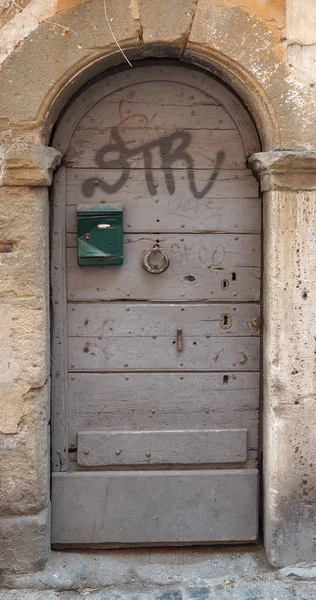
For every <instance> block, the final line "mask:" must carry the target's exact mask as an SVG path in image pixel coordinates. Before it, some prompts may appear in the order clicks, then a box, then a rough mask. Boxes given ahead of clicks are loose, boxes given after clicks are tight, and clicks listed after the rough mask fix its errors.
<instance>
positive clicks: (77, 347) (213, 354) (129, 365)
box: [68, 331, 260, 372]
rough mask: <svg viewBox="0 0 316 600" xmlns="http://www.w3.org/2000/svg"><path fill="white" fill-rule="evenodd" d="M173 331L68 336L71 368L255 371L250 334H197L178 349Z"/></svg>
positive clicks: (256, 352)
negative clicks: (165, 334)
mask: <svg viewBox="0 0 316 600" xmlns="http://www.w3.org/2000/svg"><path fill="white" fill-rule="evenodd" d="M175 340H176V331H173V332H170V335H169V336H162V337H159V336H157V337H155V336H152V337H142V338H140V337H124V338H118V337H116V338H114V337H113V338H101V339H98V338H95V337H80V338H79V337H70V338H69V342H68V361H69V367H70V370H71V371H96V372H97V371H101V372H106V371H146V370H153V371H176V370H179V371H192V370H195V369H196V370H198V371H221V370H225V371H257V370H258V369H259V351H260V340H259V339H258V338H251V337H246V338H245V337H232V338H224V337H212V338H210V339H207V338H206V337H202V336H200V337H199V338H197V339H196V340H192V338H191V339H190V340H186V339H185V338H184V340H183V351H182V352H179V351H178V350H177V344H176V341H175Z"/></svg>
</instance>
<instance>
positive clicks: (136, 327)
mask: <svg viewBox="0 0 316 600" xmlns="http://www.w3.org/2000/svg"><path fill="white" fill-rule="evenodd" d="M259 315H260V306H259V305H253V304H223V303H220V304H193V305H192V304H188V305H181V304H178V303H175V304H169V305H168V310H167V311H166V305H165V304H148V303H137V304H134V303H133V304H131V303H128V302H122V303H115V304H113V303H111V302H109V303H96V304H94V305H93V307H91V305H90V304H89V303H86V302H83V303H74V302H70V303H69V304H68V335H69V336H70V337H76V336H77V337H82V336H83V337H85V336H89V337H99V336H101V337H106V338H113V337H118V336H119V337H130V336H134V337H135V336H136V337H139V336H140V337H148V336H153V335H154V336H160V337H161V336H170V332H171V331H176V329H177V327H182V328H183V331H185V339H190V341H192V339H193V340H195V339H196V338H197V337H199V336H205V337H208V338H209V337H211V336H228V337H232V336H237V337H239V336H243V337H245V336H257V337H258V336H259V335H260V330H259V329H258V328H257V327H254V326H253V324H252V319H253V318H254V317H258V316H259Z"/></svg>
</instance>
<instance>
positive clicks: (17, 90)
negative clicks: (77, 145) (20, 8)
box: [0, 0, 141, 126]
mask: <svg viewBox="0 0 316 600" xmlns="http://www.w3.org/2000/svg"><path fill="white" fill-rule="evenodd" d="M38 4H41V2H39V3H38ZM50 4H52V3H50ZM58 4H59V5H60V6H62V7H64V8H65V10H62V11H58ZM67 4H68V6H70V8H67ZM104 6H105V4H104V1H103V0H94V1H93V2H90V1H89V2H87V1H86V2H79V3H76V5H74V3H73V2H70V3H69V2H64V3H62V4H61V3H60V2H56V10H57V11H58V12H57V14H56V15H50V17H51V18H50V19H48V20H46V21H45V20H42V21H41V22H40V23H36V22H35V23H34V14H32V11H30V14H27V20H26V22H25V26H24V31H25V29H26V28H29V35H28V37H26V38H25V33H24V31H21V36H20V40H18V39H16V40H15V46H16V50H15V52H13V53H12V54H11V56H10V60H6V61H5V62H4V64H3V67H2V71H1V81H0V106H1V112H0V124H1V117H4V118H5V119H6V120H7V122H10V123H27V122H29V123H32V122H34V121H43V122H44V121H45V125H46V126H47V125H48V123H47V120H48V111H49V112H50V111H51V112H52V115H53V119H54V118H56V117H57V114H58V112H59V110H61V109H62V108H63V105H64V103H65V101H66V98H65V96H63V95H60V94H61V91H62V90H63V88H64V87H66V84H70V85H69V87H68V94H69V95H72V94H74V93H75V91H76V89H78V87H79V86H80V85H82V83H84V78H83V77H82V78H79V79H77V77H76V76H77V75H78V73H79V72H81V75H83V70H84V69H85V67H87V65H91V64H93V63H97V62H98V60H100V59H102V58H104V56H106V55H109V54H112V53H113V54H116V57H115V62H114V64H117V63H120V62H124V60H125V59H124V58H123V57H122V55H121V54H120V53H119V52H118V47H117V45H116V43H115V41H114V38H113V35H114V36H115V38H116V39H117V41H118V42H119V44H120V45H121V47H122V48H123V49H124V48H125V49H126V51H127V52H128V48H136V49H139V48H140V47H141V42H140V32H139V21H138V20H137V19H135V18H133V14H132V9H131V1H130V0H120V1H119V2H118V1H117V0H107V2H106V10H107V17H108V22H107V20H106V18H105V11H104ZM32 20H33V22H32V23H31V22H30V21H32ZM109 24H110V27H111V29H112V31H113V35H112V33H111V30H110V27H109ZM22 39H23V44H20V41H21V40H22ZM9 43H10V41H9ZM100 70H102V67H100ZM87 71H88V70H87ZM72 74H73V75H74V79H72ZM95 74H96V73H95ZM88 77H93V74H91V70H90V71H89V73H88V72H87V78H88ZM69 95H68V98H69ZM57 96H58V102H60V104H59V106H58V108H56V111H54V110H52V103H53V100H54V99H55V98H56V97H57ZM68 98H67V99H68ZM53 113H54V114H53Z"/></svg>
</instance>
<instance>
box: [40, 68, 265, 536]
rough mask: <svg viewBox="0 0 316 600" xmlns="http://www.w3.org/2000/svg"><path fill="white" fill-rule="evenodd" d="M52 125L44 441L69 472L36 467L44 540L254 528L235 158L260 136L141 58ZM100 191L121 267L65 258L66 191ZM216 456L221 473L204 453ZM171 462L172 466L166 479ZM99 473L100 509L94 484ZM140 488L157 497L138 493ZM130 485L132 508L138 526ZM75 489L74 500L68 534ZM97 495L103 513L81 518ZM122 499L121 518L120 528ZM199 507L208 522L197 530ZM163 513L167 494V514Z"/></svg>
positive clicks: (257, 268) (247, 335)
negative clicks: (54, 168) (151, 255)
mask: <svg viewBox="0 0 316 600" xmlns="http://www.w3.org/2000/svg"><path fill="white" fill-rule="evenodd" d="M55 140H56V147H58V148H60V149H63V152H64V160H63V164H64V168H65V184H64V185H65V190H64V202H63V201H61V199H60V198H59V196H58V195H57V201H56V206H54V211H55V212H56V213H57V214H58V215H59V217H58V219H57V220H55V222H59V223H60V222H61V220H63V227H62V230H61V233H60V234H58V235H59V237H60V235H62V237H63V239H62V244H61V243H60V244H61V246H62V247H63V248H64V246H65V250H66V257H65V258H64V251H63V253H62V254H61V253H60V252H58V247H59V246H58V243H59V242H58V240H59V238H58V239H57V237H58V235H57V234H56V236H57V237H56V243H55V245H54V246H53V252H52V272H53V273H54V274H55V275H54V281H55V279H56V280H58V274H59V273H63V276H64V278H65V280H66V281H64V282H63V284H62V285H63V289H64V292H65V291H67V310H66V306H65V303H66V301H65V299H64V296H61V298H62V304H63V307H62V308H58V314H59V313H60V314H64V315H65V317H64V318H65V322H64V326H63V327H62V328H60V323H59V324H58V323H57V327H56V334H54V340H55V345H54V353H55V354H56V355H57V356H58V353H60V348H61V347H62V348H64V351H63V352H64V353H63V355H62V357H61V356H60V359H59V360H57V361H55V363H56V364H57V365H58V364H60V361H61V360H63V361H64V363H65V364H66V363H67V365H68V367H67V368H68V379H67V381H65V386H64V388H63V389H64V391H65V393H64V398H65V399H66V401H65V402H64V404H63V403H62V402H60V403H59V404H58V403H56V407H58V410H57V412H58V415H57V418H56V419H55V420H54V424H55V425H54V427H55V430H54V433H53V435H54V436H56V440H57V441H56V444H55V446H54V448H55V450H54V451H55V455H56V456H57V459H58V456H59V453H58V452H59V451H58V448H59V447H60V448H61V449H62V448H66V449H67V448H69V450H70V453H69V465H68V468H69V471H70V473H68V474H65V476H61V477H56V478H54V480H53V498H54V499H53V503H54V510H53V532H54V540H55V543H56V544H59V543H60V544H70V545H71V544H76V543H79V544H81V543H82V544H88V545H89V544H92V545H93V544H94V543H100V544H102V545H104V546H107V545H108V544H112V543H114V544H115V543H119V544H121V543H122V544H124V543H125V544H133V543H137V544H138V543H140V544H142V543H144V544H146V543H168V542H169V543H179V542H182V541H187V542H190V541H192V540H194V541H200V542H205V541H216V540H217V541H220V540H222V539H229V540H231V541H233V540H235V541H236V540H240V539H243V540H253V539H255V537H256V531H257V515H256V512H257V470H256V469H253V467H256V466H257V453H258V409H259V397H260V384H259V380H260V378H259V369H260V330H259V329H258V328H256V327H254V325H253V323H252V319H253V318H254V317H259V316H260V274H261V200H260V197H259V190H258V183H257V182H256V180H255V179H254V177H253V175H252V174H251V172H250V171H249V170H248V169H247V167H246V163H247V157H248V156H249V155H250V154H252V153H253V152H255V151H258V150H259V149H260V148H259V145H258V138H257V134H256V132H255V129H254V128H253V125H252V122H251V120H250V118H249V116H248V115H247V113H246V112H245V109H244V107H243V106H242V105H241V103H239V102H238V100H237V99H236V97H235V96H234V95H233V94H231V93H230V92H229V90H227V89H226V88H225V86H223V85H221V84H220V83H219V82H218V81H216V80H214V79H212V78H211V77H210V76H208V75H206V74H205V73H202V72H199V71H194V70H192V69H189V68H187V67H184V66H181V68H179V67H177V66H176V65H174V66H173V65H163V66H162V67H159V66H158V65H157V66H152V67H148V66H146V67H143V68H136V69H133V70H130V71H126V72H124V71H122V72H119V73H116V74H115V75H113V76H110V77H108V78H105V79H104V80H101V81H99V82H97V83H95V84H93V85H92V86H91V88H89V89H87V90H85V91H84V92H83V93H82V94H80V95H79V96H78V97H77V99H75V101H74V103H73V104H72V106H71V107H70V109H69V111H68V114H67V113H66V115H65V117H64V119H63V121H62V122H61V124H60V127H59V130H58V131H57V133H56V136H55ZM114 202H115V203H116V202H120V203H121V204H122V205H123V207H124V238H123V241H124V264H123V265H122V266H121V267H106V268H101V267H84V268H82V267H78V265H77V250H76V245H77V239H76V228H77V224H76V207H77V205H78V204H90V205H91V204H104V205H105V206H106V204H107V203H109V204H111V203H114ZM64 229H65V230H64ZM53 235H54V232H53ZM156 243H159V245H160V247H161V249H162V250H164V251H165V252H167V254H168V256H169V259H170V266H169V268H168V269H167V270H166V271H165V272H164V273H162V274H160V275H152V274H150V273H148V272H146V271H145V269H144V268H143V257H144V254H145V253H146V252H148V251H150V250H151V248H152V247H153V245H154V244H156ZM61 246H60V247H61ZM59 296H60V294H59ZM59 296H58V297H57V296H56V298H57V301H59ZM53 306H54V305H53ZM179 328H181V330H182V349H181V351H179V346H178V344H177V330H178V329H179ZM61 337H62V339H61ZM53 376H54V375H53ZM59 387H60V386H59ZM59 387H58V385H57V386H55V387H54V389H55V390H56V393H57V390H58V389H59ZM53 402H54V400H53ZM64 406H65V411H64V412H65V415H66V418H65V419H61V417H60V411H62V409H63V407H64ZM61 422H62V423H64V424H66V430H65V425H63V428H62V427H61V426H59V423H61ZM57 430H58V431H57ZM117 446H120V449H119V450H120V453H119V454H117V451H118V450H117ZM148 453H150V457H148V456H147V454H148ZM64 454H65V453H64V451H62V452H61V454H60V455H61V456H64ZM127 455H128V458H127V459H126V456H127ZM57 459H56V461H55V463H54V468H55V469H56V470H58V469H59V467H58V460H57ZM128 461H129V462H128ZM230 461H235V462H236V469H235V470H233V471H231V470H229V463H230ZM219 463H220V464H221V467H222V469H223V471H222V474H221V471H218V470H217V471H215V470H214V469H215V468H216V469H217V468H218V467H217V466H216V467H215V466H214V467H212V465H213V464H214V465H218V464H219ZM178 464H179V465H181V464H182V465H183V468H184V469H185V470H184V471H183V472H181V476H180V477H179V478H177V477H176V473H175V472H174V473H175V478H174V479H172V478H170V473H171V472H172V469H175V468H176V466H177V465H178ZM65 465H66V461H65V460H64V462H63V465H61V467H60V468H61V469H64V468H66V467H65ZM207 465H208V468H209V470H205V469H206V466H207ZM237 467H238V468H237ZM195 468H196V469H197V468H198V469H201V470H199V471H193V470H192V469H195ZM93 469H96V472H95V473H94V474H93V473H92V472H91V470H93ZM101 469H102V470H108V471H109V473H108V474H106V473H100V470H101ZM120 469H123V470H122V471H121V472H120ZM142 469H143V470H144V473H143V474H141V473H142V472H141V470H142ZM157 469H159V474H158V473H157ZM89 470H90V472H89ZM128 470H129V471H130V472H129V471H128ZM75 471H80V472H79V473H75ZM83 471H85V472H83ZM123 471H124V472H123ZM133 472H134V475H135V478H134V475H133ZM177 473H179V472H177ZM200 474H201V475H200ZM140 475H141V476H140ZM112 476H113V478H112ZM204 477H205V479H204ZM204 482H205V494H206V496H205V502H206V504H205V506H204V504H203V502H204V501H202V505H203V507H204V508H201V506H202V505H201V504H200V505H199V506H198V508H196V505H195V503H193V501H192V498H191V494H193V495H194V493H195V490H196V489H198V491H199V495H200V498H201V497H202V496H203V494H204V491H203V490H204ZM206 482H208V483H206ZM109 485H110V486H111V489H112V492H111V494H112V496H111V501H110V503H112V504H113V506H115V507H117V506H119V509H118V510H117V512H116V513H115V515H113V514H112V512H111V510H110V504H108V500H106V499H105V495H104V494H105V490H106V489H107V487H108V486H109ZM157 485H158V486H159V490H160V491H159V494H160V496H161V490H164V493H163V496H164V502H163V503H160V502H158V503H157V504H156V506H155V502H153V499H154V498H155V494H156V491H155V490H156V486H157ZM127 489H128V494H126V490H127ZM157 489H158V488H157ZM124 490H125V491H124ZM184 490H186V491H184ZM206 490H208V491H207V493H206ZM210 490H213V491H214V495H213V496H212V493H213V492H211V494H210ZM134 494H135V499H136V496H137V497H138V498H142V502H143V507H142V511H143V513H144V514H147V513H148V519H149V521H148V519H146V518H145V519H144V520H143V521H142V522H139V523H138V521H137V510H138V508H137V506H138V505H137V503H136V501H135V502H134ZM98 495H99V496H98ZM181 495H182V498H181V497H180V496H181ZM75 497H76V498H78V502H79V505H80V507H82V509H83V510H84V511H86V512H85V514H86V515H87V520H86V527H85V531H84V532H83V533H82V536H81V533H80V535H79V537H78V535H77V532H76V527H77V531H79V529H80V527H78V526H77V525H76V523H78V518H79V521H80V520H81V518H80V515H79V513H80V510H81V508H80V507H79V508H78V506H79V505H77V504H76V502H77V501H75V500H74V498H75ZM98 497H99V498H100V506H99V505H98V506H97V505H96V504H95V502H97V504H98V502H99V500H97V498H98ZM161 497H162V496H161ZM203 497H204V496H203ZM211 497H212V498H213V499H214V502H215V504H216V502H219V503H220V506H221V510H220V511H218V510H217V509H216V510H215V508H216V507H215V504H214V507H213V505H212V502H211ZM122 498H125V499H126V501H125V500H124V502H123V503H122V502H121V499H122ZM236 498H238V501H237V500H236ZM239 500H240V502H239ZM171 501H172V502H173V503H174V506H175V507H176V506H178V508H179V510H180V509H181V514H182V515H184V516H183V519H182V521H181V523H182V525H181V527H182V529H181V532H180V529H177V528H175V529H174V531H173V533H172V534H169V531H168V530H169V529H170V524H169V522H168V519H167V518H166V515H167V512H166V506H167V505H168V507H169V506H170V502H171ZM212 501H213V500H212ZM74 502H75V504H76V506H75V504H74ZM166 502H167V504H166ZM234 503H235V504H234ZM152 504H153V506H155V507H153V508H152V510H153V511H154V512H153V514H158V513H159V511H161V518H160V517H159V528H158V529H159V535H158V537H157V533H156V529H157V528H156V529H155V528H154V530H153V529H152V528H151V525H150V519H151V513H150V511H151V508H150V506H151V505H152ZM180 504H181V506H180ZM207 505H208V508H206V506H207ZM237 505H238V506H237ZM216 506H217V504H216ZM234 506H235V508H236V510H235V508H233V507H234ZM77 510H79V513H78V514H76V516H74V515H75V513H76V511H77ZM100 510H102V515H103V517H104V519H105V520H104V521H102V523H104V524H105V525H104V527H105V528H104V527H103V525H101V524H99V525H100V527H99V526H98V527H96V519H97V517H96V515H98V514H101V513H100ZM168 510H169V508H168ZM196 510H198V514H199V519H196V518H195V516H196ZM129 511H130V514H131V519H135V523H138V524H137V525H136V526H135V528H134V529H133V530H132V531H128V529H126V515H127V514H129ZM146 511H147V513H146ZM157 511H158V512H157ZM243 511H245V512H243ZM215 512H216V519H215V522H216V527H215V525H214V528H213V525H212V528H213V529H212V533H211V534H210V535H209V534H208V535H207V536H206V537H205V533H204V530H205V527H206V523H207V529H208V531H209V530H210V529H209V528H210V525H209V523H210V522H213V521H212V519H214V516H215ZM149 513H150V514H149ZM163 513H164V517H163V516H162V515H163ZM237 513H238V514H237ZM159 514H160V513H159ZM177 514H178V512H177V509H176V508H175V510H174V515H173V517H172V519H173V520H174V519H176V518H177V516H176V515H177ZM246 514H247V515H248V516H247V519H248V521H247V519H246V517H245V515H246ZM250 515H251V517H250ZM113 516H114V517H115V518H114V521H113ZM103 517H102V519H103ZM239 518H240V519H241V520H240V521H238V522H237V520H238V519H239ZM109 519H112V523H113V531H112V529H111V528H109ZM203 520H205V526H203V527H202V528H200V522H203ZM249 523H250V525H249ZM191 524H192V525H191ZM111 527H112V525H111ZM157 531H158V530H157ZM117 532H121V533H117ZM80 536H81V537H80ZM79 538H80V539H79Z"/></svg>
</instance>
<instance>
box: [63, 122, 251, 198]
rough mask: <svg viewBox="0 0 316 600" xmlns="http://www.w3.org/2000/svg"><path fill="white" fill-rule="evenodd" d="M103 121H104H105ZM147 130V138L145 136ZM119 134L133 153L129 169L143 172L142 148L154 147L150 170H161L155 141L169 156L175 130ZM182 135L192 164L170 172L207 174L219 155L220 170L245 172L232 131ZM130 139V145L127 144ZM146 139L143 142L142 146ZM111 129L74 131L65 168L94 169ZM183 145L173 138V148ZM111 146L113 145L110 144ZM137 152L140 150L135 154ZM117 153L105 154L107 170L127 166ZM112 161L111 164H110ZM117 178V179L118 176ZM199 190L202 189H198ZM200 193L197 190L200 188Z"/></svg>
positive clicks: (180, 163)
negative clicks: (203, 170)
mask: <svg viewBox="0 0 316 600" xmlns="http://www.w3.org/2000/svg"><path fill="white" fill-rule="evenodd" d="M105 118H106V117H105ZM145 130H146V134H145ZM118 132H119V135H120V137H121V138H122V140H123V143H124V145H126V147H128V149H129V150H130V151H131V152H132V151H133V153H132V154H131V157H130V158H129V161H128V164H129V165H130V167H131V169H144V168H145V161H144V154H143V150H142V148H144V147H146V146H147V145H148V146H154V151H153V152H152V168H153V170H156V169H161V164H162V161H161V156H160V152H158V151H157V147H158V141H157V140H161V141H160V142H159V147H160V148H161V153H162V154H164V155H168V153H169V146H170V137H169V136H170V135H172V133H174V130H172V129H171V130H170V129H167V128H164V129H159V130H157V129H153V128H149V127H146V128H142V127H140V126H139V125H137V126H136V127H135V129H134V130H133V129H132V128H130V127H128V128H127V127H123V128H122V127H119V128H118ZM181 133H186V134H187V136H188V140H189V139H190V145H189V149H190V159H191V158H192V160H193V164H192V163H191V160H190V162H188V159H187V158H179V159H178V160H175V161H174V163H173V169H177V168H178V169H186V168H188V167H189V168H194V167H196V168H199V169H206V170H207V171H208V172H209V174H211V173H210V170H211V169H214V166H215V165H216V164H217V163H216V160H217V155H218V153H219V152H220V153H223V161H222V162H221V168H222V169H228V170H232V169H240V170H244V169H245V168H246V159H245V155H244V149H243V144H242V140H241V138H240V134H239V132H238V131H236V130H235V131H234V130H225V129H224V130H219V131H218V130H210V129H204V130H194V129H189V128H188V129H186V130H185V131H184V130H183V129H181ZM131 136H132V140H131V142H132V143H129V140H130V139H131ZM144 137H145V141H144V142H143V140H144ZM111 139H112V136H111V128H110V127H109V126H107V125H106V124H102V123H100V126H99V128H98V129H97V130H96V131H90V129H89V125H87V127H85V128H82V130H79V129H78V130H77V131H76V132H75V133H74V136H73V138H72V145H71V147H70V148H69V150H68V152H67V154H66V158H65V166H67V167H77V168H90V169H91V168H92V169H93V168H94V169H95V168H97V163H96V154H97V152H98V151H99V150H100V149H101V148H102V147H103V146H105V145H108V144H111ZM181 141H182V137H179V138H176V145H177V146H179V145H180V143H181ZM113 144H114V142H113ZM138 148H140V150H139V151H138ZM116 156H117V153H115V152H114V151H113V152H108V154H107V155H106V156H105V157H104V159H103V160H104V162H103V163H101V164H105V160H106V159H108V160H109V168H112V169H113V168H114V169H118V171H120V169H124V168H125V166H126V161H125V159H120V158H117V159H116ZM110 160H111V162H110ZM118 177H119V175H118ZM201 187H202V186H201ZM199 189H200V188H199Z"/></svg>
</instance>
